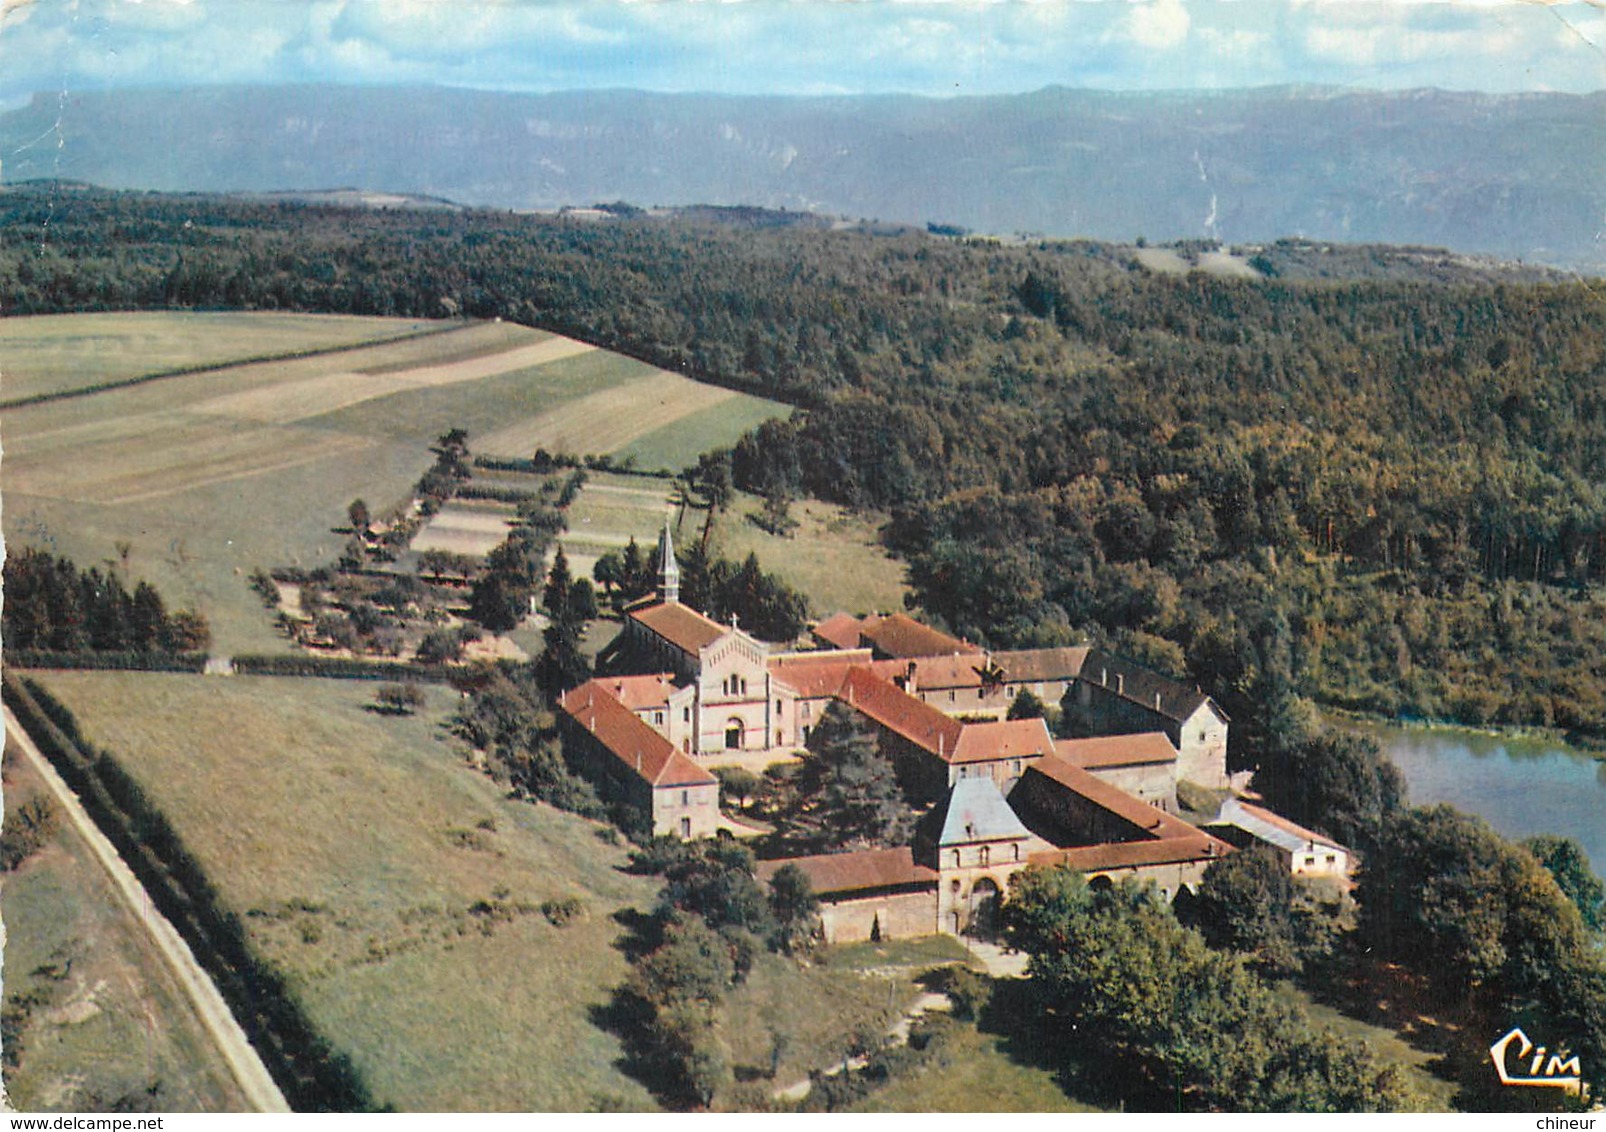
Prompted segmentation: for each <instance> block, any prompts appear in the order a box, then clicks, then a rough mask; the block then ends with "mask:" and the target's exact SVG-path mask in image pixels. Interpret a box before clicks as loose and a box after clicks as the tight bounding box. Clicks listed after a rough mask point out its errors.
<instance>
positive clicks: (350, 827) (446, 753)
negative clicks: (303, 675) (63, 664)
mask: <svg viewBox="0 0 1606 1132" xmlns="http://www.w3.org/2000/svg"><path fill="white" fill-rule="evenodd" d="M44 683H45V685H46V686H47V687H48V688H49V689H50V691H51V692H52V693H53V694H55V695H56V696H57V697H58V698H60V699H61V700H62V702H64V703H65V704H67V705H68V706H69V707H70V708H71V709H72V710H73V712H74V713H75V714H76V715H77V718H78V720H79V722H80V724H81V725H82V727H83V730H84V732H85V734H86V736H87V737H88V738H89V739H90V741H91V742H95V743H99V744H104V745H106V746H109V747H111V748H113V749H114V750H115V751H116V752H117V753H118V756H119V758H120V759H121V760H122V762H123V764H124V765H125V766H126V768H127V769H128V770H129V771H130V772H131V773H133V774H134V775H135V777H136V778H137V779H138V780H139V781H140V782H141V783H142V785H144V787H145V788H146V790H147V792H148V793H149V795H150V797H151V798H152V800H153V801H154V802H155V803H156V804H157V805H158V806H160V807H161V809H162V810H163V811H164V812H165V813H166V815H167V816H168V818H169V819H170V820H171V821H172V822H173V824H174V826H175V827H176V828H177V830H178V832H179V834H180V836H181V837H183V838H184V840H185V842H186V843H187V844H188V845H189V847H190V848H191V850H192V852H194V854H195V855H196V857H197V858H198V859H199V860H200V861H201V862H202V863H203V867H205V869H206V871H207V873H208V875H209V876H210V877H212V878H213V881H214V883H215V884H216V885H217V887H218V890H219V892H220V893H221V895H222V897H223V899H224V901H225V903H227V904H228V905H229V906H230V907H232V908H233V909H235V910H236V911H237V912H238V913H239V914H240V915H241V916H242V918H243V921H244V923H245V926H246V931H247V934H248V936H249V937H250V939H251V941H252V943H253V945H254V946H255V947H256V948H257V949H258V950H259V951H260V952H261V953H262V954H263V955H265V956H266V957H268V958H269V959H270V960H272V961H273V962H274V963H276V964H277V965H278V966H279V967H280V968H281V969H282V970H284V971H285V972H286V973H287V974H288V976H289V979H290V983H291V986H292V987H293V989H294V990H295V992H296V993H297V994H298V995H299V996H300V997H301V998H302V1000H303V1002H304V1005H305V1007H306V1009H307V1012H308V1014H309V1016H310V1017H311V1018H312V1020H313V1022H314V1024H315V1025H316V1026H317V1027H318V1028H319V1030H320V1032H322V1033H323V1034H324V1035H325V1036H326V1037H327V1038H328V1039H329V1041H330V1042H331V1043H332V1044H333V1045H334V1046H335V1047H336V1048H337V1049H340V1050H342V1051H345V1052H346V1053H348V1054H349V1055H350V1056H351V1057H352V1059H353V1061H354V1062H355V1063H356V1065H357V1068H358V1069H359V1071H360V1072H361V1073H362V1074H363V1076H364V1078H365V1079H366V1081H367V1083H368V1085H369V1087H370V1089H371V1090H372V1091H373V1093H374V1095H375V1096H376V1097H377V1098H378V1100H379V1101H380V1102H381V1103H391V1104H394V1105H396V1106H397V1107H398V1108H403V1109H410V1110H420V1109H422V1110H444V1109H475V1110H487V1109H502V1110H506V1109H587V1108H593V1107H614V1108H620V1107H623V1108H629V1109H642V1108H651V1107H654V1102H653V1100H652V1097H651V1096H650V1095H649V1094H647V1093H646V1091H645V1090H644V1089H642V1087H641V1086H640V1085H638V1084H637V1083H636V1082H634V1081H632V1080H631V1079H630V1078H628V1077H626V1076H624V1075H623V1074H622V1073H621V1072H620V1071H619V1070H618V1068H617V1067H616V1066H615V1062H616V1061H617V1060H618V1059H619V1058H620V1056H621V1053H622V1051H621V1049H620V1047H619V1045H618V1043H617V1041H616V1040H615V1039H614V1038H613V1037H611V1036H610V1035H609V1034H607V1033H605V1032H604V1031H603V1030H601V1029H599V1028H598V1027H597V1026H596V1025H594V1024H593V1022H592V1021H591V1016H590V1011H591V1009H592V1008H593V1007H599V1006H602V1005H604V1004H606V1003H607V1001H608V999H609V996H610V993H611V991H612V988H613V987H614V986H615V985H616V984H618V983H620V982H621V981H623V979H624V977H625V975H626V973H627V967H626V964H625V960H624V957H623V956H622V955H621V953H620V952H619V951H618V950H617V949H616V948H615V946H614V945H615V943H616V942H617V941H618V939H619V938H620V936H621V934H622V932H623V929H622V928H621V927H620V925H619V924H618V923H617V922H615V920H614V918H613V917H614V915H615V913H618V912H620V911H621V910H623V909H631V908H637V909H645V908H648V907H650V906H651V904H652V902H653V899H654V894H655V891H656V883H655V882H653V881H650V880H646V879H642V878H638V877H634V876H630V875H628V874H626V873H624V872H622V871H621V866H622V865H623V864H624V863H625V853H624V851H623V849H622V848H619V847H617V846H616V845H614V844H612V838H611V836H599V832H600V833H602V834H607V833H608V831H607V830H606V829H604V828H603V827H600V826H598V825H596V824H595V823H591V822H586V821H582V820H580V819H578V818H575V817H573V816H571V815H568V814H564V813H561V812H558V811H556V810H552V809H550V808H547V807H544V806H535V805H531V804H529V803H526V802H518V801H513V800H509V799H508V798H507V797H506V796H505V791H504V790H503V789H501V788H500V787H498V786H497V785H496V784H495V783H494V782H492V781H491V780H490V779H489V778H487V777H486V776H484V775H483V774H481V773H479V772H478V771H476V770H474V769H473V768H471V767H470V766H468V765H467V764H466V762H465V761H464V760H463V759H462V758H461V757H460V756H458V755H456V754H454V753H453V752H452V751H451V749H450V748H449V747H448V745H447V744H446V743H445V742H443V739H442V729H443V725H444V721H445V718H446V715H447V713H448V712H449V711H450V710H451V709H452V708H453V707H455V702H456V697H455V696H453V695H451V694H450V693H448V692H446V691H445V690H443V689H438V688H431V689H429V691H428V693H427V694H428V701H429V702H428V703H427V704H426V706H425V708H424V709H423V710H422V711H421V712H420V713H419V714H417V715H416V716H384V715H379V714H377V713H375V712H373V711H371V710H369V705H370V704H371V703H372V702H373V695H374V686H373V685H371V684H369V683H367V682H364V681H320V680H302V679H292V678H267V677H257V678H253V677H236V678H233V679H228V678H219V677H211V678H208V677H196V676H186V677H180V678H176V679H174V678H169V677H166V676H162V675H155V674H128V673H51V674H48V675H47V676H45V677H44ZM130 704H138V705H139V710H138V711H137V712H131V711H129V705H130ZM220 735H226V736H228V737H229V738H228V741H226V742H219V741H218V736H220ZM568 897H578V898H579V900H580V901H581V903H582V907H583V911H582V913H581V915H580V916H579V917H577V918H576V919H574V920H572V921H570V922H569V923H567V924H566V925H564V926H562V927H559V926H556V925H554V924H553V923H551V922H549V921H548V919H547V918H546V917H545V916H544V915H543V914H542V913H541V912H540V906H541V904H542V903H543V902H546V901H549V900H562V899H565V898H568Z"/></svg>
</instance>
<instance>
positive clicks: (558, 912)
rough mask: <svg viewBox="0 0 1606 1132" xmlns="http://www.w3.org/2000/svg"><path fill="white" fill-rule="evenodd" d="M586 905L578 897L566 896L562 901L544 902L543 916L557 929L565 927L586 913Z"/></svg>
mask: <svg viewBox="0 0 1606 1132" xmlns="http://www.w3.org/2000/svg"><path fill="white" fill-rule="evenodd" d="M585 910H586V903H585V901H584V900H581V899H580V898H579V897H578V896H565V897H563V898H562V899H561V900H543V901H542V902H541V915H543V916H545V917H546V918H547V920H548V921H550V922H551V923H552V924H553V926H555V927H560V928H561V927H563V926H564V925H565V924H567V923H568V922H569V921H570V920H573V919H575V918H577V917H578V916H581V915H583V914H584V913H585Z"/></svg>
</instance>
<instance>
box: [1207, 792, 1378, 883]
mask: <svg viewBox="0 0 1606 1132" xmlns="http://www.w3.org/2000/svg"><path fill="white" fill-rule="evenodd" d="M1209 828H1210V830H1211V831H1212V832H1213V833H1215V835H1216V836H1217V837H1220V838H1221V839H1222V840H1224V841H1227V842H1230V843H1231V844H1233V845H1236V846H1238V847H1239V848H1245V847H1247V846H1249V845H1252V844H1259V845H1268V846H1270V847H1271V848H1273V849H1275V850H1276V851H1277V855H1278V857H1279V858H1280V859H1281V860H1282V862H1283V866H1284V867H1285V868H1286V869H1287V870H1288V872H1289V874H1290V875H1292V876H1302V877H1332V878H1334V879H1336V880H1343V879H1344V878H1346V877H1348V876H1349V871H1350V864H1351V861H1352V859H1353V854H1352V853H1351V852H1350V851H1349V850H1348V849H1346V848H1344V846H1342V845H1340V844H1339V843H1338V842H1336V841H1334V840H1333V839H1332V838H1330V837H1326V836H1324V835H1322V834H1320V833H1317V832H1316V831H1314V830H1310V829H1306V828H1305V827H1304V826H1302V825H1300V824H1298V823H1297V822H1292V821H1289V820H1288V819H1287V818H1285V817H1283V816H1282V815H1281V814H1274V813H1272V812H1271V811H1270V810H1268V809H1266V808H1264V807H1262V806H1256V805H1254V804H1252V803H1249V802H1245V801H1243V800H1242V799H1241V798H1228V799H1227V800H1226V801H1225V802H1224V803H1222V806H1221V816H1220V817H1218V818H1217V819H1216V820H1215V821H1213V822H1211V823H1210V826H1209Z"/></svg>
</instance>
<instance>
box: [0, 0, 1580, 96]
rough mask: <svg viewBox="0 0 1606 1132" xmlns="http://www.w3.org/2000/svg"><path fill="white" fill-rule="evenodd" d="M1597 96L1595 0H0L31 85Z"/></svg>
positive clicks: (15, 65) (56, 88) (17, 59)
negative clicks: (1337, 90) (1319, 90)
mask: <svg viewBox="0 0 1606 1132" xmlns="http://www.w3.org/2000/svg"><path fill="white" fill-rule="evenodd" d="M233 82H242V83H302V82H340V83H360V84H418V83H428V84H440V85H449V86H466V87H477V88H483V89H495V90H519V91H551V90H570V89H596V88H610V87H627V88H637V89H644V90H656V91H709V92H718V93H729V94H795V95H808V94H858V93H891V92H900V93H914V94H924V95H931V96H946V95H975V94H998V93H1010V92H1019V91H1028V90H1036V89H1040V88H1042V87H1044V86H1049V85H1054V84H1058V85H1063V86H1071V87H1087V88H1096V89H1105V90H1157V89H1188V90H1198V89H1225V88H1235V87H1253V86H1266V85H1275V84H1286V83H1309V84H1321V85H1335V86H1344V87H1359V88H1370V89H1407V88H1417V87H1440V88H1445V89H1454V90H1487V91H1497V92H1509V91H1539V90H1557V91H1568V92H1576V93H1582V92H1586V91H1594V90H1601V89H1606V0H1587V2H1582V0H1580V2H1564V3H1539V2H1530V3H1509V2H1500V0H1455V2H1446V0H0V104H3V105H15V104H16V103H18V102H19V101H21V100H25V99H26V98H27V97H28V96H29V95H31V94H32V93H33V92H35V91H45V92H51V93H54V94H58V95H59V94H63V93H71V92H72V91H74V90H91V89H106V88H115V87H120V86H194V85H203V84H212V83H233Z"/></svg>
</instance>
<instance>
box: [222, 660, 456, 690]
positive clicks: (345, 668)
mask: <svg viewBox="0 0 1606 1132" xmlns="http://www.w3.org/2000/svg"><path fill="white" fill-rule="evenodd" d="M234 671H235V672H236V673H237V674H238V675H241V676H322V677H325V678H327V679H331V680H402V681H406V680H423V681H429V682H431V683H437V684H444V683H446V682H447V681H448V680H450V679H451V676H452V670H451V669H450V668H447V667H444V666H442V665H435V664H409V663H407V662H405V661H399V660H353V659H349V658H345V657H333V656H306V655H303V654H299V653H278V654H271V655H257V654H254V653H252V654H247V655H244V656H237V657H235V658H234Z"/></svg>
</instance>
